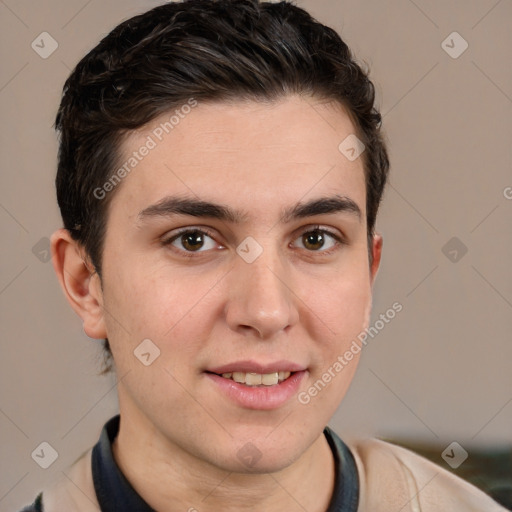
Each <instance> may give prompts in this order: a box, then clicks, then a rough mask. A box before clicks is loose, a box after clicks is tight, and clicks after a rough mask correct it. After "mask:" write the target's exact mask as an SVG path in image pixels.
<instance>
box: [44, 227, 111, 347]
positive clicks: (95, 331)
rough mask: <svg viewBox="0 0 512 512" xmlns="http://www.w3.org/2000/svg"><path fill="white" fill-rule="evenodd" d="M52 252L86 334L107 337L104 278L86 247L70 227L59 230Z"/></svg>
mask: <svg viewBox="0 0 512 512" xmlns="http://www.w3.org/2000/svg"><path fill="white" fill-rule="evenodd" d="M51 251H52V262H53V268H54V269H55V273H56V274H57V277H58V279H59V283H60V285H61V288H62V291H63V292H64V295H65V296H66V299H67V300H68V302H69V303H70V305H71V307H72V308H73V310H74V311H75V312H76V313H77V314H78V316H79V317H80V318H81V319H82V321H83V328H84V331H85V333H86V334H87V336H89V337H90V338H96V339H101V338H106V337H107V333H106V329H105V322H104V316H103V295H102V291H101V283H100V278H99V276H98V274H97V273H96V272H95V271H94V269H93V268H92V265H91V264H89V263H88V262H87V261H86V258H85V257H84V254H85V252H84V250H83V248H82V247H80V246H79V244H78V243H77V242H76V241H75V240H73V238H72V237H71V235H70V234H69V231H68V230H66V229H59V230H57V231H56V232H55V233H54V234H53V235H52V237H51Z"/></svg>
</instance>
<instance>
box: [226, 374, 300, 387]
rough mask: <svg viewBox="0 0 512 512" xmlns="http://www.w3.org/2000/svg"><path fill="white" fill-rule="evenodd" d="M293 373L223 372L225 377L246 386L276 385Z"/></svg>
mask: <svg viewBox="0 0 512 512" xmlns="http://www.w3.org/2000/svg"><path fill="white" fill-rule="evenodd" d="M290 375H291V373H290V372H274V373H264V374H261V373H244V372H233V373H223V374H222V376H223V377H224V378H225V379H231V380H234V381H235V382H238V383H240V384H245V385H246V386H261V385H263V386H275V385H276V384H278V383H279V382H282V381H283V380H286V379H287V378H288V377H289V376H290Z"/></svg>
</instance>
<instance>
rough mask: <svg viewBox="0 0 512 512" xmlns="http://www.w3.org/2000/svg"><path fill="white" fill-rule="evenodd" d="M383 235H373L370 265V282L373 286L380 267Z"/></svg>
mask: <svg viewBox="0 0 512 512" xmlns="http://www.w3.org/2000/svg"><path fill="white" fill-rule="evenodd" d="M382 243H383V240H382V235H380V234H378V233H375V234H374V235H373V237H372V247H371V251H372V256H373V260H372V265H371V267H370V284H371V286H373V283H374V282H375V278H376V277H377V273H378V271H379V267H380V260H381V257H382Z"/></svg>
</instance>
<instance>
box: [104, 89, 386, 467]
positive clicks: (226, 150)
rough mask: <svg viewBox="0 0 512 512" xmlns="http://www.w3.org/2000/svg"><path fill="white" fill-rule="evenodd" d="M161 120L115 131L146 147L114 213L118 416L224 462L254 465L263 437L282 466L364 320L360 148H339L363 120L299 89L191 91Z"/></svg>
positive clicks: (111, 256) (310, 426)
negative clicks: (271, 93)
mask: <svg viewBox="0 0 512 512" xmlns="http://www.w3.org/2000/svg"><path fill="white" fill-rule="evenodd" d="M166 120H169V115H166V116H164V117H162V118H160V119H157V120H156V121H154V122H152V123H151V125H149V126H147V127H145V128H144V129H142V130H139V131H137V132H134V133H132V134H131V135H130V136H129V137H128V138H127V139H126V140H125V141H124V144H123V147H122V150H123V161H128V160H129V158H130V157H133V156H134V155H133V154H134V151H135V152H138V155H139V157H140V160H138V161H137V164H136V166H135V167H134V168H133V170H131V172H130V173H129V174H128V175H127V176H126V177H124V179H123V181H122V183H121V184H120V185H118V187H119V188H118V189H117V190H116V191H115V195H114V197H113V200H112V203H111V205H110V209H109V217H108V221H107V231H106V239H105V245H104V252H103V260H102V294H103V296H102V303H103V311H104V318H103V320H102V321H103V325H104V329H105V333H104V335H106V336H108V338H109V341H110V344H111V348H112V352H113V356H114V360H115V364H116V370H117V374H118V378H119V379H120V382H119V384H118V392H119V401H120V408H121V417H123V418H128V420H127V421H130V422H134V424H136V425H139V426H140V427H141V428H149V429H151V430H152V432H153V434H154V435H155V436H156V438H157V439H158V440H159V442H161V443H163V444H165V443H168V445H169V446H171V445H172V446H178V447H179V448H180V449H182V450H185V451H186V452H188V453H190V454H192V455H193V456H195V457H197V458H199V459H201V460H203V461H206V462H208V463H211V464H214V465H215V466H217V467H221V468H224V469H226V470H230V471H241V470H247V468H244V466H243V462H242V458H241V457H240V454H241V453H242V454H243V450H255V451H256V450H257V451H258V453H260V454H262V457H261V460H260V461H259V462H258V465H257V466H255V468H256V467H257V469H258V470H259V471H275V470H278V469H279V468H283V467H285V466H287V465H289V464H290V463H291V462H293V461H294V460H296V459H298V457H299V456H300V455H301V454H302V453H303V452H304V451H305V450H306V449H307V448H308V447H309V446H310V445H311V444H312V443H313V441H314V440H315V439H317V438H318V436H319V435H320V434H321V432H322V429H323V428H324V426H325V425H326V424H327V422H328V421H329V419H330V417H331V416H332V414H333V413H334V411H335V409H336V407H337V406H338V404H339V403H340V401H341V399H342V398H343V396H344V395H345V393H346V391H347V388H348V386H349V384H350V381H351V380H352V377H353V375H354V372H355V370H356V366H357V362H358V358H359V353H356V354H353V358H352V359H351V360H350V361H346V359H344V361H345V364H343V365H342V369H341V370H340V369H339V368H340V366H339V365H336V362H338V363H339V362H340V359H339V357H340V356H343V355H344V354H345V353H346V351H347V350H349V348H350V346H351V344H352V342H353V340H355V339H356V338H357V335H358V334H359V333H360V332H361V331H362V330H363V329H364V328H365V327H366V326H367V324H368V317H369V312H370V306H371V285H372V281H373V275H374V272H375V268H376V265H374V266H373V270H372V267H370V264H369V259H368V246H367V231H366V209H365V197H366V196H365V180H364V172H363V162H362V159H361V158H357V159H356V160H354V161H350V160H348V159H347V158H346V157H345V156H344V155H343V154H342V153H341V152H340V151H339V149H338V146H339V144H340V142H341V141H343V140H344V139H345V138H346V137H347V136H349V135H351V134H354V133H355V129H354V126H353V124H352V123H351V121H350V118H349V117H348V116H347V114H346V113H345V111H344V110H343V109H342V107H341V106H339V105H334V104H332V103H325V102H323V103H322V102H320V101H319V100H315V99H313V98H308V99H303V98H299V97H295V96H293V97H289V98H287V99H285V100H280V101H279V102H276V103H273V104H265V103H260V102H239V103H231V104H228V103H223V104H220V103H216V104H214V103H205V104H201V103H199V104H198V105H197V106H195V108H193V109H191V112H190V113H188V114H187V115H186V116H183V118H180V121H179V123H177V124H175V125H174V128H173V129H172V130H169V133H165V132H163V134H162V133H161V131H162V130H161V123H162V122H165V121H166ZM159 127H160V129H159ZM155 134H158V135H159V137H157V135H155ZM160 138H161V140H160ZM150 139H151V140H152V141H153V142H154V143H155V144H154V147H151V149H150V150H149V151H147V152H146V151H139V149H140V148H141V147H142V146H145V145H146V146H147V147H148V146H153V143H152V142H149V140H150ZM141 153H147V154H146V155H145V156H141ZM139 157H136V158H139ZM374 244H377V242H374ZM375 247H376V245H375ZM375 247H373V248H370V249H371V250H376V248H375ZM376 254H377V253H376ZM377 259H378V258H377ZM377 264H378V261H377ZM143 340H150V341H144V343H143V345H141V342H143ZM134 352H135V354H138V355H139V357H137V356H136V355H135V354H134ZM141 360H142V362H141ZM143 363H146V364H143ZM340 364H341V363H340ZM326 372H327V373H329V375H330V378H328V377H329V376H327V377H326V376H325V375H326ZM222 374H224V376H222ZM262 375H263V377H262ZM233 379H235V380H236V381H240V382H235V380H233ZM319 380H320V381H321V384H319V383H318V381H319ZM258 383H260V384H259V385H258ZM315 383H316V387H315ZM312 388H314V389H316V392H315V391H311V389H312ZM249 442H250V443H251V445H247V443H249ZM248 446H250V447H249V448H248ZM254 447H256V448H254ZM240 450H242V451H241V452H240Z"/></svg>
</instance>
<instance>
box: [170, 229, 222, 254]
mask: <svg viewBox="0 0 512 512" xmlns="http://www.w3.org/2000/svg"><path fill="white" fill-rule="evenodd" d="M162 243H163V245H171V246H172V247H173V248H175V249H176V250H178V251H181V252H188V253H193V252H205V251H207V250H209V249H215V248H216V247H219V245H218V244H217V243H216V242H215V240H214V239H213V236H212V235H210V234H208V233H207V232H206V231H203V230H202V229H186V230H182V231H181V232H180V233H177V234H176V235H174V236H172V237H170V238H169V239H168V240H163V241H162Z"/></svg>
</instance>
